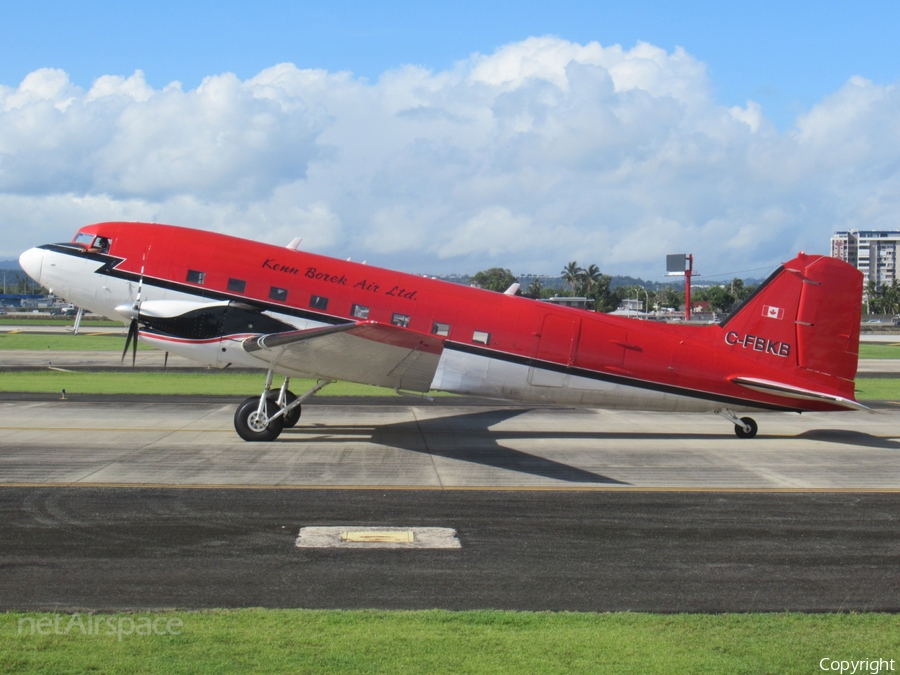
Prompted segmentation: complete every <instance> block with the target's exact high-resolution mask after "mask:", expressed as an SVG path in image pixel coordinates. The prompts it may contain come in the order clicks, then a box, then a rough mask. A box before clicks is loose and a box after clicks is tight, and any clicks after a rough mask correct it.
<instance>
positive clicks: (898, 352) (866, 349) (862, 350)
mask: <svg viewBox="0 0 900 675" xmlns="http://www.w3.org/2000/svg"><path fill="white" fill-rule="evenodd" d="M859 358H861V359H900V335H898V336H897V342H896V343H880V342H879V343H871V342H869V343H864V344H861V345H860V346H859Z"/></svg>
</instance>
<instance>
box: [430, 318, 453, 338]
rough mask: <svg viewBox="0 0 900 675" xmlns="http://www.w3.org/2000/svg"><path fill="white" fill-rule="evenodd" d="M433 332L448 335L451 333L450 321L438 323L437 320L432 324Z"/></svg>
mask: <svg viewBox="0 0 900 675" xmlns="http://www.w3.org/2000/svg"><path fill="white" fill-rule="evenodd" d="M431 332H432V334H433V335H442V336H443V337H447V336H448V335H450V324H449V323H438V322H437V321H435V322H434V323H433V324H431Z"/></svg>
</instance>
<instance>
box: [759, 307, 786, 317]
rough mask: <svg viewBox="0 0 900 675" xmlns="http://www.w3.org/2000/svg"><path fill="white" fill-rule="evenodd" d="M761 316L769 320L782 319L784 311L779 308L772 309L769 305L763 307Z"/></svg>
mask: <svg viewBox="0 0 900 675" xmlns="http://www.w3.org/2000/svg"><path fill="white" fill-rule="evenodd" d="M762 313H763V316H765V317H768V318H770V319H783V318H784V310H783V309H782V308H781V307H772V306H770V305H763V312H762Z"/></svg>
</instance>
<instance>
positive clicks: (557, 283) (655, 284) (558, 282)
mask: <svg viewBox="0 0 900 675" xmlns="http://www.w3.org/2000/svg"><path fill="white" fill-rule="evenodd" d="M429 276H430V275H429ZM435 278H436V279H441V280H442V281H452V282H453V283H456V284H463V285H464V286H468V285H469V283H470V280H471V278H472V277H471V276H470V275H468V274H445V275H440V274H439V275H437V276H436V277H435ZM535 279H540V280H541V285H543V287H544V288H566V282H565V281H564V280H563V278H562V277H551V276H543V275H536V274H520V275H519V276H518V277H516V281H518V282H519V283H520V284H521V285H522V288H527V287H528V284H530V283H531V282H532V281H534V280H535ZM676 285H677V286H683V285H684V281H683V280H679V281H668V282H666V281H662V282H660V281H644V280H643V279H636V278H634V277H628V276H624V277H623V276H614V277H612V280H611V281H610V283H609V287H610V289H614V288H618V287H619V286H640V287H642V288H646V289H647V290H648V291H657V290H659V289H660V288H665V287H666V286H676Z"/></svg>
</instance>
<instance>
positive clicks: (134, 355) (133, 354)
mask: <svg viewBox="0 0 900 675" xmlns="http://www.w3.org/2000/svg"><path fill="white" fill-rule="evenodd" d="M137 339H138V322H137V319H135V320H134V342H132V343H131V365H132V366H133V365H134V362H135V360H136V359H137Z"/></svg>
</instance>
